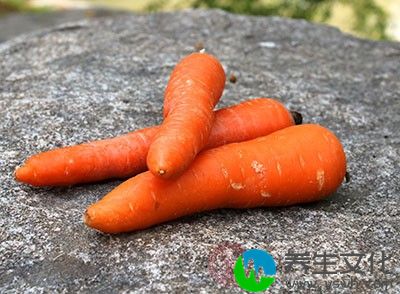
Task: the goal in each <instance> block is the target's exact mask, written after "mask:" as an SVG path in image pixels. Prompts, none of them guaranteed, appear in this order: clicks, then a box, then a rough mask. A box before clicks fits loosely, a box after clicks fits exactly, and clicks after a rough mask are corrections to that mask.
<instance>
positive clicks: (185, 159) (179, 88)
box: [147, 53, 225, 178]
mask: <svg viewBox="0 0 400 294" xmlns="http://www.w3.org/2000/svg"><path fill="white" fill-rule="evenodd" d="M224 85H225V72H224V69H223V68H222V66H221V64H220V63H219V61H218V60H217V59H216V58H215V57H213V56H211V55H208V54H205V53H193V54H190V55H188V56H187V57H185V58H183V59H182V60H181V61H180V62H179V63H178V64H177V66H176V67H175V68H174V70H173V72H172V74H171V77H170V79H169V82H168V85H167V88H166V90H165V100H164V117H165V119H164V121H163V123H162V125H161V127H160V130H159V132H158V133H157V134H156V136H155V138H154V140H153V142H152V143H151V145H150V149H149V152H148V154H147V167H148V168H149V170H150V171H151V172H152V173H153V174H154V175H157V176H162V177H164V178H172V177H174V176H177V175H179V174H181V173H182V172H183V171H184V170H185V169H186V168H187V166H188V165H189V164H190V163H191V162H192V161H193V159H194V158H195V157H196V155H197V153H198V152H199V151H201V149H203V147H204V146H205V145H206V144H207V142H208V137H209V135H210V132H211V127H212V123H213V120H214V113H213V109H214V106H215V105H216V104H217V102H218V100H219V98H220V97H221V95H222V91H223V89H224Z"/></svg>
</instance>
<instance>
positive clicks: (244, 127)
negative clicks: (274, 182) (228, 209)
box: [15, 98, 301, 186]
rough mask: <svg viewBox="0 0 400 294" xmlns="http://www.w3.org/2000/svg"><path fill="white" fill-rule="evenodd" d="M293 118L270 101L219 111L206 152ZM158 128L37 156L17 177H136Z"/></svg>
mask: <svg viewBox="0 0 400 294" xmlns="http://www.w3.org/2000/svg"><path fill="white" fill-rule="evenodd" d="M292 116H293V117H294V118H292ZM292 116H291V113H290V112H289V111H288V110H287V109H286V108H285V106H283V105H282V104H281V103H280V102H278V101H276V100H274V99H270V98H256V99H251V100H247V101H245V102H242V103H240V104H237V105H234V106H231V107H228V108H224V109H220V110H218V111H216V112H215V120H214V124H213V127H212V130H211V134H210V137H209V140H208V143H207V145H206V147H205V148H213V147H217V146H220V145H224V144H227V143H233V142H240V141H245V140H250V139H254V138H257V137H260V136H265V135H268V134H270V133H272V132H274V131H277V130H279V129H282V128H285V127H288V126H291V125H293V121H294V120H295V119H296V118H298V116H296V115H295V114H293V113H292ZM297 123H301V121H297ZM232 126H234V127H232ZM158 128H159V127H158V126H156V127H151V128H146V129H142V130H139V131H135V132H132V133H129V134H126V135H122V136H119V137H116V138H112V139H105V140H100V141H94V142H91V143H86V144H80V145H75V146H70V147H64V148H58V149H54V150H51V151H47V152H42V153H39V154H36V155H34V156H31V157H30V158H29V159H28V160H27V161H26V162H25V164H24V165H23V166H22V167H20V168H18V169H17V170H16V173H15V175H16V178H17V180H18V181H21V182H24V183H28V184H30V185H33V186H63V185H73V184H78V183H88V182H95V181H101V180H105V179H110V178H127V177H131V176H134V175H136V174H138V173H140V172H143V171H145V170H146V169H147V167H146V156H147V152H148V150H149V147H150V143H151V141H152V140H153V137H154V136H155V134H156V133H157V132H158Z"/></svg>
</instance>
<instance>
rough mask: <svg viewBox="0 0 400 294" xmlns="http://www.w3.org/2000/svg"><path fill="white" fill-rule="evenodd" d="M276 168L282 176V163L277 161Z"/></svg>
mask: <svg viewBox="0 0 400 294" xmlns="http://www.w3.org/2000/svg"><path fill="white" fill-rule="evenodd" d="M276 170H277V171H278V174H279V175H280V176H281V175H282V168H281V164H280V163H279V162H277V163H276Z"/></svg>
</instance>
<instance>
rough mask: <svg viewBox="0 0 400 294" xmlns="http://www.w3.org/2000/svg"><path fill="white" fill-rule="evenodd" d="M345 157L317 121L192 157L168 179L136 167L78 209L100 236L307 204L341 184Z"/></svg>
mask: <svg viewBox="0 0 400 294" xmlns="http://www.w3.org/2000/svg"><path fill="white" fill-rule="evenodd" d="M345 172H346V158H345V154H344V151H343V147H342V145H341V144H340V142H339V140H338V139H337V138H336V137H335V135H334V134H333V133H331V132H330V131H329V130H327V129H325V128H323V127H321V126H319V125H312V124H309V125H301V126H292V127H288V128H285V129H283V130H279V131H277V132H274V133H272V134H270V135H268V136H265V137H260V138H257V139H254V140H250V141H246V142H242V143H233V144H228V145H224V146H221V147H218V148H214V149H210V150H207V151H204V152H202V153H201V154H199V155H198V156H197V157H196V159H195V160H194V162H193V163H192V164H191V165H190V167H189V168H188V169H187V170H186V171H185V172H184V173H183V174H182V175H181V176H180V177H179V178H177V179H176V180H171V181H164V180H162V179H160V178H159V177H156V176H154V175H153V174H151V173H150V172H144V173H142V174H140V175H138V176H136V177H134V178H131V179H130V180H128V181H126V182H124V183H122V184H121V185H120V186H118V187H117V188H115V189H114V190H113V191H111V192H110V193H109V194H108V195H106V196H105V197H104V198H103V199H101V200H100V201H99V202H97V203H95V204H93V205H91V206H90V207H89V208H88V209H87V211H86V213H85V217H84V219H85V223H86V224H87V225H88V226H90V227H92V228H95V229H97V230H100V231H103V232H106V233H119V232H127V231H133V230H139V229H145V228H148V227H151V226H153V225H156V224H159V223H162V222H165V221H169V220H173V219H176V218H178V217H181V216H184V215H189V214H193V213H197V212H201V211H207V210H212V209H217V208H249V207H261V206H286V205H293V204H298V203H306V202H312V201H316V200H319V199H322V198H324V197H326V196H328V195H330V194H331V193H333V192H334V191H335V190H336V189H337V188H338V187H339V186H340V184H341V183H342V181H343V178H344V176H345Z"/></svg>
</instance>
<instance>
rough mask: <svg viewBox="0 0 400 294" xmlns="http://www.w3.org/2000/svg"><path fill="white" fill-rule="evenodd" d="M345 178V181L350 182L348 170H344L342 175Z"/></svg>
mask: <svg viewBox="0 0 400 294" xmlns="http://www.w3.org/2000/svg"><path fill="white" fill-rule="evenodd" d="M344 177H345V179H346V183H348V182H350V173H349V172H348V171H346V174H345V175H344Z"/></svg>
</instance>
